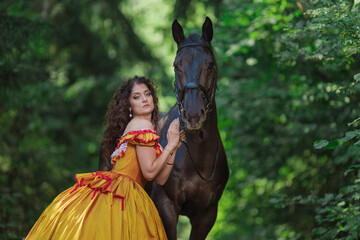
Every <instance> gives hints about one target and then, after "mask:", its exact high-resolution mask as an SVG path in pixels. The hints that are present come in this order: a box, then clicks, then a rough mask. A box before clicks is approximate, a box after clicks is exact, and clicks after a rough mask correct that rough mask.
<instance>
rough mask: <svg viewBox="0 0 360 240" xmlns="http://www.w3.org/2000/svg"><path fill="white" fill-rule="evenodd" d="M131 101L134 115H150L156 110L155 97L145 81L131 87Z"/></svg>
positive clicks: (131, 110)
mask: <svg viewBox="0 0 360 240" xmlns="http://www.w3.org/2000/svg"><path fill="white" fill-rule="evenodd" d="M129 102H130V109H129V110H130V112H131V114H132V115H133V116H134V117H135V116H144V115H149V114H151V113H152V112H153V110H154V101H153V97H152V95H151V92H150V90H149V89H148V87H147V86H146V85H145V84H144V83H139V84H137V83H135V85H134V86H133V88H132V89H131V94H130V98H129Z"/></svg>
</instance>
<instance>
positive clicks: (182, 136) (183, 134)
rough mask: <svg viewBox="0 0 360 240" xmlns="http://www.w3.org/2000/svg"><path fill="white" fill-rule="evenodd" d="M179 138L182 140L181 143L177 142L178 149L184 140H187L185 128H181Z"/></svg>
mask: <svg viewBox="0 0 360 240" xmlns="http://www.w3.org/2000/svg"><path fill="white" fill-rule="evenodd" d="M179 140H180V141H179V143H178V144H177V146H176V149H178V148H179V147H180V146H181V144H182V142H183V141H185V140H186V136H185V131H184V130H181V131H180V139H179Z"/></svg>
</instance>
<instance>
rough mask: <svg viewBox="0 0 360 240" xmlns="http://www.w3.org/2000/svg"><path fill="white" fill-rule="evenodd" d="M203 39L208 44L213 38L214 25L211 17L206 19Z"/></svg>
mask: <svg viewBox="0 0 360 240" xmlns="http://www.w3.org/2000/svg"><path fill="white" fill-rule="evenodd" d="M202 37H203V38H204V40H205V41H207V42H211V40H212V38H213V25H212V22H211V20H210V18H209V17H206V19H205V22H204V24H203V26H202Z"/></svg>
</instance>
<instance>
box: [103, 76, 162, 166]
mask: <svg viewBox="0 0 360 240" xmlns="http://www.w3.org/2000/svg"><path fill="white" fill-rule="evenodd" d="M141 83H143V84H145V85H146V86H147V87H148V89H149V90H150V92H151V95H152V97H153V101H154V110H153V112H152V116H151V120H152V122H153V124H154V125H155V127H156V126H157V125H158V121H159V108H158V98H157V95H156V85H155V84H154V83H153V81H151V80H150V79H148V78H145V77H138V76H135V77H133V78H130V79H129V80H128V81H127V82H125V83H123V84H122V86H121V87H120V88H118V89H117V90H116V92H115V94H114V96H113V97H112V99H111V100H110V103H109V106H108V110H107V112H106V115H105V124H106V128H105V131H104V137H103V139H102V141H101V147H100V154H99V169H100V170H110V169H111V168H112V165H111V159H110V156H111V154H112V153H113V151H114V150H115V148H116V145H117V142H118V140H119V138H120V137H121V136H122V135H123V133H124V130H125V128H126V126H127V124H128V123H129V122H130V120H131V118H130V116H129V115H130V111H129V108H130V102H129V97H130V94H131V90H132V88H133V86H134V85H135V84H141Z"/></svg>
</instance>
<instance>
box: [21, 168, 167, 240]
mask: <svg viewBox="0 0 360 240" xmlns="http://www.w3.org/2000/svg"><path fill="white" fill-rule="evenodd" d="M76 181H77V184H76V185H75V186H74V187H72V188H69V189H67V190H65V191H64V192H62V193H60V194H59V195H58V196H57V197H56V198H55V199H54V201H53V202H52V203H51V204H50V205H49V206H48V207H47V208H46V210H45V211H44V212H43V213H42V215H41V216H40V218H39V219H38V221H37V222H36V223H35V225H34V226H33V228H32V229H31V231H30V232H29V234H28V236H27V238H26V239H36V240H38V239H64V240H65V239H74V240H75V239H76V240H77V239H79V240H80V239H86V240H88V239H101V240H107V239H109V240H110V239H139V240H144V239H167V238H166V233H165V230H164V227H163V224H162V222H161V219H160V217H159V214H158V212H157V209H156V207H155V205H154V203H153V202H152V200H151V198H150V197H149V196H148V194H147V193H146V192H145V190H144V189H143V188H142V187H141V185H139V184H138V183H136V182H135V181H134V180H133V179H131V178H130V177H128V176H125V175H121V174H118V173H114V172H95V173H84V174H77V175H76Z"/></svg>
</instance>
